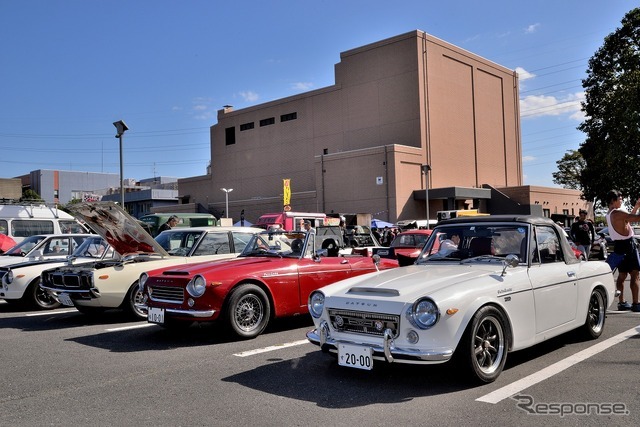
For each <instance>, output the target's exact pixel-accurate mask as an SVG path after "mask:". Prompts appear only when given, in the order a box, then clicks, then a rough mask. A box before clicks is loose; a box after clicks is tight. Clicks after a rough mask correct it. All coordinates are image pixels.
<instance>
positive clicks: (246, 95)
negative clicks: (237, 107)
mask: <svg viewBox="0 0 640 427" xmlns="http://www.w3.org/2000/svg"><path fill="white" fill-rule="evenodd" d="M239 95H240V96H241V97H242V99H244V101H245V102H256V101H257V100H258V99H259V98H260V97H259V96H258V94H257V93H255V92H253V91H251V90H247V91H242V92H240V93H239Z"/></svg>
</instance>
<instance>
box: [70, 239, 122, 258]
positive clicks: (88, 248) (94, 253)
mask: <svg viewBox="0 0 640 427" xmlns="http://www.w3.org/2000/svg"><path fill="white" fill-rule="evenodd" d="M105 252H106V255H105ZM71 255H72V256H74V257H83V258H87V257H89V258H103V257H108V258H110V257H112V256H113V249H112V248H111V247H110V246H109V245H107V242H105V241H104V239H103V238H102V237H100V236H91V237H88V238H86V239H85V240H84V242H82V244H81V245H80V246H78V247H77V248H76V250H75V251H73V254H71Z"/></svg>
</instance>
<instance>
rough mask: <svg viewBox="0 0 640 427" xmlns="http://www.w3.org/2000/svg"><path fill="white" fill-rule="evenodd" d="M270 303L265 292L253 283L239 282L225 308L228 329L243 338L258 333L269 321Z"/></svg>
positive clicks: (253, 336)
mask: <svg viewBox="0 0 640 427" xmlns="http://www.w3.org/2000/svg"><path fill="white" fill-rule="evenodd" d="M270 317H271V304H270V302H269V298H268V297H267V294H266V293H265V292H264V291H263V290H262V288H260V287H259V286H256V285H254V284H250V283H245V284H241V285H239V286H238V287H236V288H235V289H233V290H232V291H231V295H229V299H228V304H227V307H226V310H225V321H226V323H227V326H228V327H229V329H230V331H231V332H232V333H233V334H234V335H236V336H238V337H240V338H243V339H250V338H255V337H257V336H258V335H260V334H261V333H262V332H263V331H264V330H265V328H266V327H267V325H268V323H269V318H270Z"/></svg>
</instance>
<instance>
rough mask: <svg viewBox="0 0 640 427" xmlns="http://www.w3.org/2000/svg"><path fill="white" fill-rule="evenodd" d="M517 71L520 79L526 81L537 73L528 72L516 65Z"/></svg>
mask: <svg viewBox="0 0 640 427" xmlns="http://www.w3.org/2000/svg"><path fill="white" fill-rule="evenodd" d="M516 73H518V80H520V81H521V82H522V81H525V80H529V79H532V78H534V77H535V76H536V75H535V74H533V73H530V72H528V71H527V70H525V69H524V68H522V67H516Z"/></svg>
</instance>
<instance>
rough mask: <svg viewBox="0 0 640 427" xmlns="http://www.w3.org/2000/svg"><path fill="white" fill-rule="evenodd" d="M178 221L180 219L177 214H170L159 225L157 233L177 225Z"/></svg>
mask: <svg viewBox="0 0 640 427" xmlns="http://www.w3.org/2000/svg"><path fill="white" fill-rule="evenodd" d="M179 221H180V219H179V218H178V217H177V216H175V215H171V216H170V217H169V219H168V220H167V222H165V223H164V224H162V225H161V226H160V228H158V234H160V233H162V232H163V231H165V230H171V229H172V228H173V227H175V226H176V225H178V222H179Z"/></svg>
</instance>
